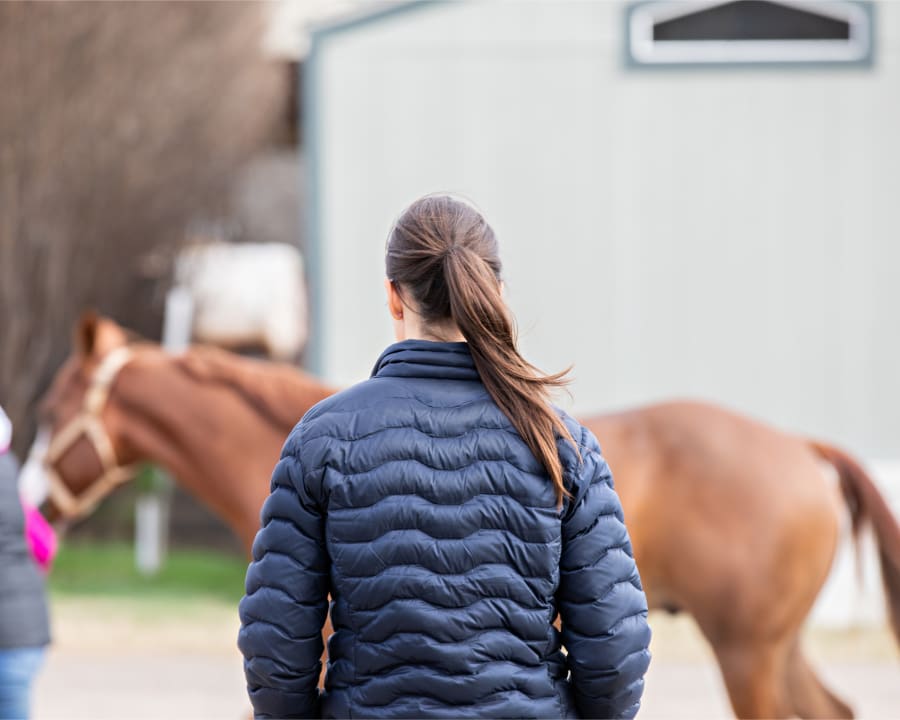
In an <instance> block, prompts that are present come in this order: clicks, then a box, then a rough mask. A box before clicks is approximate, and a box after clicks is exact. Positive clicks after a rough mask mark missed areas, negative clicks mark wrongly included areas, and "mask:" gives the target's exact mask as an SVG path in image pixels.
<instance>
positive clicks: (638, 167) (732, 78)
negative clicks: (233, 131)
mask: <svg viewBox="0 0 900 720" xmlns="http://www.w3.org/2000/svg"><path fill="white" fill-rule="evenodd" d="M311 37H312V41H311V44H310V50H309V55H308V57H307V59H306V62H305V63H304V65H305V67H304V80H303V91H304V94H303V108H304V116H305V117H304V122H305V126H304V141H305V145H306V152H307V164H308V169H309V189H310V205H309V208H308V214H309V223H310V225H309V238H308V243H309V255H310V256H309V257H308V263H309V265H310V268H311V272H310V284H311V287H312V293H313V295H312V299H311V303H312V307H313V331H312V335H313V342H314V345H313V346H312V347H311V348H310V351H311V358H312V360H311V364H312V367H313V369H314V370H316V371H318V372H320V373H321V374H323V375H324V376H325V377H326V378H327V379H328V380H330V381H332V382H336V383H351V382H354V381H357V380H360V379H362V378H364V377H366V376H367V375H368V372H369V370H370V368H371V365H372V363H373V362H374V360H375V358H376V357H377V355H378V353H379V352H380V351H381V349H382V348H383V347H384V346H386V345H387V344H388V343H390V342H391V341H392V336H391V328H390V323H389V319H388V316H387V313H386V310H385V303H384V298H383V289H382V285H381V271H382V267H383V252H384V241H385V238H386V236H387V233H388V230H389V228H390V226H391V224H392V222H393V220H394V218H395V217H396V215H397V214H398V213H399V211H400V210H401V209H402V208H403V207H404V206H405V205H406V204H408V203H409V202H410V201H411V200H413V199H414V198H416V197H417V196H419V195H421V194H423V193H425V192H430V191H451V192H454V193H459V194H462V195H465V196H467V197H469V198H471V199H473V200H474V201H475V202H476V203H477V204H478V205H479V206H480V207H481V208H482V209H483V210H484V212H485V214H486V216H487V217H488V219H489V220H490V221H491V222H492V225H493V226H494V229H495V230H496V232H497V234H498V237H499V239H500V243H501V252H502V256H503V259H504V262H505V280H506V288H507V294H508V298H509V302H510V304H511V306H512V308H513V310H514V312H515V314H516V316H517V318H518V321H519V327H520V340H521V344H522V346H523V349H524V351H525V354H526V355H527V357H529V358H530V359H532V360H533V361H534V362H535V363H536V364H537V365H538V366H539V367H542V368H544V369H546V370H554V371H555V370H558V369H561V368H564V367H566V366H568V365H570V364H572V363H574V383H573V386H572V394H573V398H574V400H572V401H567V400H566V399H565V398H563V399H562V402H563V404H564V405H567V406H568V407H569V409H571V410H573V411H574V412H576V413H577V414H581V415H587V414H590V413H595V412H602V411H607V410H612V409H616V408H623V407H629V406H634V405H638V404H642V403H647V402H651V401H657V400H661V399H667V398H675V397H690V398H702V399H708V400H711V401H713V402H716V403H720V404H724V405H727V406H730V407H732V408H735V409H738V410H740V411H743V412H746V413H749V414H752V415H754V416H756V417H759V418H762V419H764V420H766V421H769V422H772V423H774V424H776V425H778V426H780V427H783V428H786V429H788V430H792V431H796V432H800V433H803V434H807V435H812V436H817V437H823V438H828V439H829V440H831V441H834V442H836V443H839V444H841V445H843V446H846V447H847V448H849V449H852V450H853V451H854V452H855V453H857V454H859V455H860V456H861V457H863V458H864V459H865V460H866V461H867V462H868V463H869V464H870V465H871V466H872V467H874V468H875V469H876V470H877V472H878V476H879V479H880V483H881V485H882V487H883V489H884V491H885V492H886V494H888V495H890V496H891V497H892V502H893V505H894V508H895V511H897V512H898V514H900V470H898V468H900V370H898V368H900V283H898V281H897V271H898V268H900V242H898V237H900V202H898V198H900V171H898V168H900V3H888V2H885V3H866V2H793V1H792V2H763V1H757V0H744V1H741V2H689V3H686V2H550V1H546V2H527V3H512V2H490V1H486V2H477V1H471V2H427V3H426V2H422V3H417V2H413V3H403V4H399V5H389V6H387V7H384V6H381V7H379V9H378V10H375V11H372V10H368V11H365V10H363V11H362V12H361V13H357V14H355V15H352V16H351V17H349V18H345V19H343V20H341V21H339V22H337V23H331V24H328V25H323V26H321V27H319V28H318V29H316V30H315V31H314V32H313V33H312V36H311ZM847 554H848V556H849V555H850V553H847ZM847 566H848V567H847V568H846V573H847V577H848V578H849V580H848V581H847V582H845V583H844V585H846V593H845V594H846V597H845V598H843V599H840V598H838V599H836V600H834V601H833V602H832V604H831V606H830V607H831V609H830V610H829V609H826V610H823V611H822V612H823V613H825V614H826V615H827V614H828V613H831V615H832V616H838V615H840V616H841V617H843V616H845V615H847V614H848V612H849V610H848V609H847V608H848V603H851V602H856V601H853V600H850V599H849V598H850V596H853V597H855V595H854V590H853V588H852V587H851V585H852V582H851V581H852V579H853V577H854V575H853V572H852V563H850V562H849V561H848V562H847ZM868 576H869V577H870V578H871V581H870V582H871V583H872V584H873V586H876V584H875V583H876V580H875V578H877V573H876V572H869V573H868ZM876 587H877V586H876ZM834 592H835V593H838V595H840V591H838V590H835V591H834ZM835 597H836V598H837V595H835ZM842 597H843V596H842ZM866 602H868V601H866ZM872 602H875V601H874V600H873V601H872ZM855 611H857V614H858V613H859V612H864V613H865V612H870V611H869V610H867V609H866V608H862V609H860V608H859V607H856V608H855ZM871 612H877V611H874V610H872V611H871Z"/></svg>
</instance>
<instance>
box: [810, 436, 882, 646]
mask: <svg viewBox="0 0 900 720" xmlns="http://www.w3.org/2000/svg"><path fill="white" fill-rule="evenodd" d="M810 445H811V446H812V448H813V450H815V451H816V452H817V453H818V454H819V456H820V457H822V458H823V459H824V460H826V461H828V462H829V463H831V465H832V466H833V467H834V469H835V470H837V473H838V476H839V477H840V480H841V491H842V492H843V494H844V500H845V501H846V503H847V507H848V509H849V510H850V518H851V520H852V522H853V536H854V539H855V540H856V541H857V542H858V540H859V532H860V530H861V529H862V527H863V525H864V524H865V523H866V522H870V523H871V524H872V529H873V530H874V531H875V540H876V541H877V543H878V555H879V558H880V560H881V577H882V580H883V581H884V591H885V594H886V596H887V603H886V604H887V608H888V617H889V618H890V622H891V626H892V628H893V630H894V637H896V639H897V642H898V643H900V525H898V524H897V520H896V519H895V518H894V516H893V515H892V514H891V510H890V508H889V507H888V504H887V503H886V502H885V500H884V498H883V497H882V495H881V493H880V492H879V491H878V488H877V487H876V486H875V483H874V482H873V481H872V478H871V477H869V475H868V473H867V472H866V471H865V470H864V469H863V468H862V466H861V465H860V464H859V463H858V462H857V461H856V460H854V459H853V458H852V457H851V456H850V455H848V454H847V453H846V452H844V451H843V450H839V449H838V448H835V447H832V446H830V445H825V444H823V443H818V442H813V441H811V442H810Z"/></svg>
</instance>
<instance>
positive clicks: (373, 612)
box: [239, 340, 650, 718]
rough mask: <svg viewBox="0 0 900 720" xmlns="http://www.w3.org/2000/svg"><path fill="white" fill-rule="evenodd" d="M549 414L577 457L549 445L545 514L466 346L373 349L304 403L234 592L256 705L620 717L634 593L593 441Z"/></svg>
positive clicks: (312, 712) (520, 447) (627, 689)
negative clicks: (362, 369)
mask: <svg viewBox="0 0 900 720" xmlns="http://www.w3.org/2000/svg"><path fill="white" fill-rule="evenodd" d="M565 421H566V423H567V425H568V427H569V428H570V430H571V432H572V436H573V437H574V438H575V440H576V441H577V442H578V445H579V450H580V452H581V457H582V461H581V462H579V460H578V457H577V456H576V454H575V452H574V450H573V449H572V447H571V445H570V444H568V443H563V442H562V441H560V443H559V447H560V457H561V458H562V461H563V467H564V470H565V478H566V485H567V487H568V488H569V489H570V491H571V493H572V495H573V499H572V500H570V501H567V502H566V503H565V504H564V506H563V508H562V511H560V510H558V509H557V502H556V496H555V493H554V490H553V487H552V485H551V483H550V481H549V479H548V477H547V475H546V474H545V472H544V470H543V467H542V466H541V465H540V464H539V463H538V461H537V460H536V459H535V457H534V456H533V455H532V453H531V452H530V451H529V449H528V447H527V446H526V445H525V443H524V442H523V441H522V439H521V438H520V437H519V435H518V434H517V433H516V432H515V430H514V429H513V427H512V425H511V424H510V422H509V420H508V419H507V418H506V416H505V415H503V413H502V412H500V410H499V409H498V408H497V406H496V405H495V404H494V402H493V401H492V400H491V398H490V396H489V395H488V393H487V392H486V390H485V388H484V386H483V385H482V383H481V382H480V380H479V378H478V373H477V372H476V370H475V366H474V363H473V361H472V357H471V355H470V354H469V350H468V346H467V345H466V343H436V342H428V341H424V340H406V341H403V342H400V343H397V344H395V345H392V346H390V347H389V348H388V349H387V350H386V351H385V352H384V353H383V354H382V356H381V358H380V359H379V360H378V363H377V365H376V367H375V370H374V372H373V374H372V377H371V378H370V379H369V380H367V381H366V382H363V383H360V384H358V385H356V386H354V387H352V388H350V389H348V390H345V391H344V392H341V393H339V394H337V395H334V396H332V397H330V398H328V399H327V400H325V401H323V402H321V403H319V404H318V405H316V406H315V407H313V408H312V409H311V410H310V411H309V412H308V413H307V414H306V416H305V417H304V418H303V420H302V421H301V422H300V423H299V424H298V425H297V427H296V428H295V429H294V431H293V432H292V433H291V435H290V437H289V438H288V440H287V443H286V444H285V447H284V451H283V453H282V457H281V460H280V462H279V463H278V465H277V467H276V468H275V473H274V477H273V479H272V494H271V496H270V497H269V498H268V500H267V501H266V503H265V505H264V506H263V510H262V529H261V530H260V532H259V534H258V535H257V537H256V541H255V543H254V546H253V562H252V563H251V565H250V568H249V570H248V572H247V588H246V593H247V594H246V596H245V597H244V599H243V600H242V601H241V606H240V615H241V623H242V626H241V630H240V636H239V646H240V648H241V651H242V652H243V653H244V658H245V661H244V668H245V672H246V677H247V684H248V690H249V693H250V699H251V701H252V703H253V707H254V710H255V712H256V716H257V717H264V718H268V717H277V718H280V717H291V718H296V717H320V716H321V717H328V718H332V717H335V718H337V717H360V718H387V717H411V718H412V717H414V718H425V717H474V718H488V717H504V718H512V717H515V718H550V717H571V716H576V715H579V716H582V717H592V718H601V717H602V718H605V717H632V716H634V715H635V713H636V712H637V710H638V708H639V706H640V698H641V693H642V690H643V676H644V672H645V671H646V670H647V665H648V662H649V658H650V656H649V652H648V650H647V646H648V643H649V641H650V630H649V628H648V626H647V604H646V599H645V597H644V593H643V590H642V589H641V583H640V579H639V578H638V572H637V569H636V567H635V564H634V560H633V558H632V554H631V544H630V542H629V538H628V533H627V532H626V530H625V525H624V524H623V518H622V509H621V506H620V504H619V500H618V497H617V496H616V494H615V492H614V491H613V485H612V479H611V477H610V473H609V468H608V467H607V465H606V462H605V461H604V460H603V458H602V457H601V455H600V449H599V447H598V446H597V441H596V440H595V439H594V437H593V436H592V435H591V434H590V433H589V432H588V431H587V430H586V429H584V428H583V427H581V426H580V425H579V424H578V423H576V422H575V421H574V420H572V419H571V418H568V417H565ZM329 593H330V594H331V599H332V603H331V619H332V624H333V626H334V634H333V635H332V636H331V638H330V640H329V642H328V672H327V675H326V678H325V690H324V692H323V693H321V694H320V693H319V691H318V689H317V681H318V678H319V672H320V662H319V657H320V654H321V652H322V641H321V637H320V631H321V629H322V624H323V622H324V620H325V616H326V611H327V608H328V602H327V600H328V595H329ZM557 612H558V613H559V616H560V619H561V621H562V632H561V633H559V632H557V630H556V629H555V628H554V627H553V624H552V623H553V621H554V619H555V618H556V615H557ZM561 646H563V647H564V648H565V650H566V651H567V653H568V654H567V655H566V654H564V652H563V651H562V647H561Z"/></svg>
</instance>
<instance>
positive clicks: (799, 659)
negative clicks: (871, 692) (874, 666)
mask: <svg viewBox="0 0 900 720" xmlns="http://www.w3.org/2000/svg"><path fill="white" fill-rule="evenodd" d="M785 670H786V681H787V687H788V692H789V693H790V698H791V704H792V705H793V707H794V712H795V713H796V714H797V715H798V716H799V717H801V718H852V717H853V710H851V709H850V707H849V706H848V705H847V704H846V703H844V702H843V701H842V700H841V699H840V698H838V697H837V696H836V695H834V694H833V693H832V692H831V691H830V690H829V689H828V688H827V687H825V685H823V684H822V681H821V680H820V679H819V677H818V675H816V673H815V671H814V670H813V669H812V668H811V667H810V665H809V663H808V662H807V660H806V657H805V656H804V655H803V650H802V649H801V648H800V642H799V639H798V640H797V641H796V642H795V643H794V645H793V647H792V648H791V652H790V655H789V656H788V661H787V667H786V668H785Z"/></svg>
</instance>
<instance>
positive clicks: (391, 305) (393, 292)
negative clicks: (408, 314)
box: [384, 278, 403, 320]
mask: <svg viewBox="0 0 900 720" xmlns="http://www.w3.org/2000/svg"><path fill="white" fill-rule="evenodd" d="M384 290H385V292H386V293H387V304H388V311H389V312H390V313H391V317H392V318H394V320H402V319H403V299H402V298H401V297H400V293H399V292H397V286H396V285H395V284H394V283H393V282H391V280H390V279H388V278H385V279H384Z"/></svg>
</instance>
